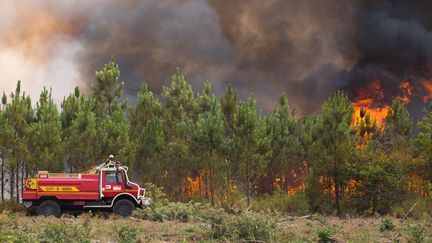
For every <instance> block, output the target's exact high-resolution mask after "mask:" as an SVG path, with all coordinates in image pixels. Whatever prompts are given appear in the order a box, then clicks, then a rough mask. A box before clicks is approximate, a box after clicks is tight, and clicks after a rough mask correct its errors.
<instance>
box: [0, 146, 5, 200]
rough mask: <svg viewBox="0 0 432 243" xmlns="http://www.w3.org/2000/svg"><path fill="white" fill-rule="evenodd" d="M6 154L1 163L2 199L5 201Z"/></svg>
mask: <svg viewBox="0 0 432 243" xmlns="http://www.w3.org/2000/svg"><path fill="white" fill-rule="evenodd" d="M5 159H6V157H5V155H4V154H3V155H2V163H1V199H2V202H4V164H5Z"/></svg>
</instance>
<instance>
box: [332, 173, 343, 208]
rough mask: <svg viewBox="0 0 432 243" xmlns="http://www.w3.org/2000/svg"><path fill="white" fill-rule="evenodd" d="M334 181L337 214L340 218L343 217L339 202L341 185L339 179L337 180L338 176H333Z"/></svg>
mask: <svg viewBox="0 0 432 243" xmlns="http://www.w3.org/2000/svg"><path fill="white" fill-rule="evenodd" d="M333 181H334V186H335V203H336V212H337V215H338V216H340V215H341V210H340V204H339V200H340V185H339V182H338V178H337V176H336V175H334V176H333Z"/></svg>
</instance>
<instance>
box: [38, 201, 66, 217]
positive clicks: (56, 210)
mask: <svg viewBox="0 0 432 243" xmlns="http://www.w3.org/2000/svg"><path fill="white" fill-rule="evenodd" d="M38 214H39V215H43V216H45V217H49V216H54V217H56V218H60V216H61V208H60V205H59V204H58V203H57V202H56V201H52V200H47V201H43V202H42V203H41V204H40V205H39V207H38Z"/></svg>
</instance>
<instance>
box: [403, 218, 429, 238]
mask: <svg viewBox="0 0 432 243" xmlns="http://www.w3.org/2000/svg"><path fill="white" fill-rule="evenodd" d="M405 232H406V233H407V235H408V237H409V238H408V240H409V242H415V243H421V242H425V239H426V230H425V228H424V227H423V226H422V225H420V224H415V223H408V224H407V225H406V226H405Z"/></svg>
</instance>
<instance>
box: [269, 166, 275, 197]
mask: <svg viewBox="0 0 432 243" xmlns="http://www.w3.org/2000/svg"><path fill="white" fill-rule="evenodd" d="M269 174H270V176H269V177H270V192H271V194H273V192H274V190H275V188H274V181H275V176H274V175H273V171H272V170H270V172H269Z"/></svg>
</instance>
